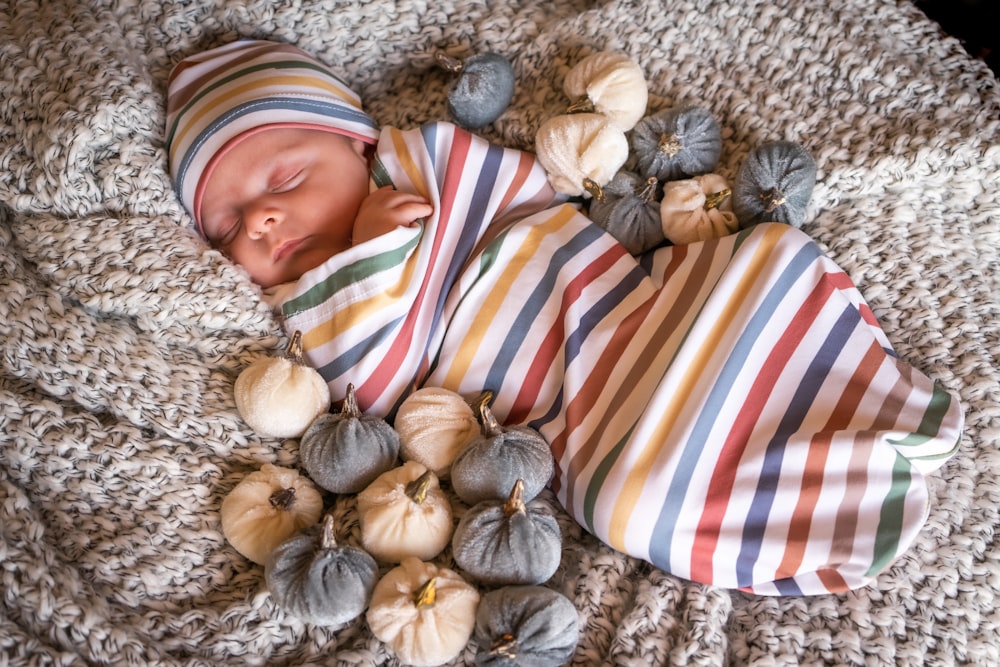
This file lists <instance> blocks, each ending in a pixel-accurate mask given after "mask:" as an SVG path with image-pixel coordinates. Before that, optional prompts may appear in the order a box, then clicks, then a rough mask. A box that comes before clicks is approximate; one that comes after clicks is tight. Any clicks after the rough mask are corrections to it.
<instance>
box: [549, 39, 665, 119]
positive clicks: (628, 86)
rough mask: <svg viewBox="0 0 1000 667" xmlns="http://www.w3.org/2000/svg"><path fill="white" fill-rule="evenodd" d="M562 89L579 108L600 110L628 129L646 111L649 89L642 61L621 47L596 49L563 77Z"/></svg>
mask: <svg viewBox="0 0 1000 667" xmlns="http://www.w3.org/2000/svg"><path fill="white" fill-rule="evenodd" d="M563 92H565V93H566V96H567V97H569V98H570V100H572V101H573V103H572V104H571V105H570V107H569V109H568V110H569V111H570V112H574V111H576V110H580V111H584V112H594V113H599V114H601V115H602V116H604V117H605V118H607V119H608V121H609V122H610V123H611V124H612V125H614V126H615V127H616V128H618V129H620V130H622V131H628V130H630V129H632V127H634V126H635V124H636V123H637V122H638V121H639V119H640V118H642V117H643V116H644V115H645V113H646V103H647V101H648V98H649V90H648V86H647V84H646V77H645V75H644V74H643V72H642V68H641V67H640V66H639V64H638V63H637V62H636V61H635V60H633V59H632V58H630V57H629V56H628V55H626V54H624V53H620V52H618V51H599V52H597V53H593V54H591V55H589V56H587V57H586V58H584V59H583V60H581V61H580V62H578V63H577V64H576V65H574V66H573V68H572V69H570V71H569V72H568V73H567V74H566V78H565V79H563Z"/></svg>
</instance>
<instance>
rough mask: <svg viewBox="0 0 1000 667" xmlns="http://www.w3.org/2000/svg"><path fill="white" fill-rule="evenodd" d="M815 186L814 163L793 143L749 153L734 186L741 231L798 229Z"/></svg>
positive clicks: (766, 145)
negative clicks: (766, 226) (779, 226)
mask: <svg viewBox="0 0 1000 667" xmlns="http://www.w3.org/2000/svg"><path fill="white" fill-rule="evenodd" d="M815 185H816V162H815V161H814V160H813V158H812V155H810V154H809V151H807V150H806V149H805V148H804V147H803V146H801V145H800V144H797V143H795V142H793V141H769V142H767V143H764V144H762V145H760V146H758V147H757V148H755V149H754V150H752V151H750V154H749V155H748V156H747V159H746V160H745V161H744V162H743V164H742V165H740V168H739V171H738V172H737V173H736V180H735V182H734V185H733V211H734V212H735V214H736V217H737V218H738V219H739V222H740V226H741V227H744V228H746V227H750V226H752V225H756V224H758V223H761V222H783V223H785V224H788V225H792V226H793V227H801V226H802V224H803V223H804V222H805V219H806V212H807V209H808V207H809V199H810V198H811V197H812V192H813V188H814V187H815Z"/></svg>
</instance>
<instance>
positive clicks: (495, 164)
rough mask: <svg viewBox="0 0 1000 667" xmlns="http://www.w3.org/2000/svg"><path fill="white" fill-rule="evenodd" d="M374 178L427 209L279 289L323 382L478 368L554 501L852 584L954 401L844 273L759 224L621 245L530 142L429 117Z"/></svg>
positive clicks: (896, 526)
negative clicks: (482, 134) (551, 182)
mask: <svg viewBox="0 0 1000 667" xmlns="http://www.w3.org/2000/svg"><path fill="white" fill-rule="evenodd" d="M374 176H375V181H376V185H379V184H383V183H392V184H393V185H394V186H395V187H397V188H399V189H404V190H408V191H413V192H420V193H422V194H424V195H425V196H428V197H429V198H430V199H431V200H432V202H433V203H434V208H435V213H434V215H433V216H431V217H430V218H429V219H427V220H426V221H424V222H423V224H422V225H421V226H419V227H414V228H400V229H397V230H394V231H393V232H391V233H390V234H388V235H386V236H384V237H382V238H381V239H379V240H378V241H376V242H371V243H366V244H363V245H361V246H358V247H355V248H352V249H351V250H350V251H348V252H347V253H344V254H343V255H340V256H338V257H335V258H333V259H331V260H330V261H329V262H327V264H326V265H324V266H322V267H320V268H319V269H316V270H315V271H313V272H310V273H309V274H307V276H305V277H304V278H303V280H302V281H300V285H299V288H298V292H297V296H296V297H294V298H293V299H292V300H290V301H289V302H287V303H286V304H285V307H284V311H285V315H286V324H287V327H288V328H289V329H290V330H292V329H300V330H302V331H303V332H304V334H305V336H304V340H305V341H306V347H307V354H308V356H309V359H310V361H311V362H312V363H314V364H315V365H316V366H317V367H318V368H319V369H320V371H321V372H322V373H323V374H324V377H325V378H326V379H327V380H328V381H329V383H330V386H331V389H332V391H333V393H334V395H335V396H342V395H344V393H345V391H346V385H347V383H348V382H350V383H353V384H355V385H356V386H357V387H358V396H359V401H360V402H361V403H362V405H363V407H365V408H366V409H371V410H373V411H375V412H376V413H380V414H385V415H388V416H390V418H391V415H392V414H393V412H394V410H395V408H396V406H398V404H399V402H400V401H401V400H402V398H403V397H405V396H406V394H407V393H408V392H410V391H412V390H413V389H415V388H417V387H420V386H444V387H447V388H450V389H453V390H455V391H459V392H462V393H477V392H479V391H480V390H482V389H490V390H492V391H493V392H494V393H495V399H494V403H493V407H494V410H495V412H496V414H497V415H498V416H499V417H500V418H501V419H503V420H505V421H508V422H518V423H527V424H530V425H531V426H533V427H535V428H537V429H538V430H539V431H540V432H541V433H542V434H543V435H544V436H545V437H546V439H547V440H548V442H549V443H550V445H551V446H552V449H553V454H554V455H555V457H556V461H557V475H556V478H555V479H554V480H553V489H554V490H555V491H556V494H557V497H558V498H559V500H560V501H561V502H562V503H563V505H564V506H565V507H566V509H567V511H569V513H570V514H571V515H572V516H573V517H575V518H576V519H577V520H578V521H579V522H580V523H581V524H582V525H583V526H585V527H586V528H587V529H588V530H590V531H591V532H593V533H594V534H595V535H597V536H598V537H599V538H601V539H602V540H604V541H605V542H607V543H608V544H610V545H611V546H613V547H614V548H616V549H619V550H621V551H624V552H627V553H629V554H632V555H635V556H637V557H640V558H644V559H647V560H649V561H651V562H652V563H654V564H655V565H657V566H658V567H661V568H663V569H664V570H666V571H669V572H671V573H673V574H676V575H678V576H681V577H685V578H689V579H692V580H696V581H701V582H704V583H709V584H714V585H719V586H726V587H732V588H742V589H745V590H749V591H753V592H757V593H763V594H812V593H826V592H831V591H841V590H845V589H848V588H854V587H857V586H861V585H864V584H866V583H867V582H869V581H871V579H872V577H874V576H875V575H876V574H877V573H878V572H879V571H880V570H882V569H884V568H885V567H886V566H887V565H888V564H889V563H890V562H891V561H892V560H893V559H894V558H895V557H896V556H897V555H898V554H899V553H901V552H902V551H903V550H904V549H906V547H907V546H908V545H909V544H910V543H911V542H912V540H913V539H914V537H915V535H916V534H917V532H918V531H919V530H920V527H921V526H922V524H923V521H924V519H925V516H926V511H927V500H928V497H927V487H926V483H925V480H924V477H923V476H924V475H925V474H926V473H928V472H930V471H932V470H933V469H934V468H936V467H937V466H939V465H940V464H941V463H942V462H943V461H944V460H945V459H946V458H947V457H948V456H950V455H951V454H952V453H953V452H954V449H955V447H956V443H957V442H958V439H959V435H960V429H961V424H962V415H961V412H960V410H959V406H958V404H957V402H956V401H955V400H954V399H953V398H952V397H951V396H950V395H948V394H947V393H945V392H942V391H941V390H940V389H939V388H937V387H936V386H935V385H934V384H933V383H932V382H931V381H930V380H929V379H928V378H926V377H924V376H923V375H921V374H920V373H918V372H917V371H915V370H914V369H913V368H911V367H910V366H908V365H907V364H905V363H903V362H901V361H900V360H898V359H897V358H896V357H895V356H894V354H893V353H892V351H891V348H890V345H889V342H888V340H887V339H886V337H885V335H884V333H883V332H882V330H881V329H880V328H879V326H878V324H877V322H876V321H875V317H874V315H873V314H872V312H871V310H870V309H869V308H868V306H867V305H866V304H865V303H864V301H863V299H862V298H861V295H860V294H859V293H858V291H857V290H856V289H855V288H854V286H853V284H852V283H851V281H850V280H849V279H848V277H847V276H846V275H845V274H844V273H843V272H842V271H841V270H840V269H839V268H838V267H837V266H836V265H835V264H834V263H833V262H831V261H830V260H829V259H828V258H826V257H825V256H824V255H823V254H822V253H821V252H820V251H819V249H818V248H817V246H816V245H815V244H814V243H812V241H811V240H810V239H809V238H808V237H807V236H805V235H804V234H802V233H801V232H799V231H797V230H795V229H793V228H791V227H788V226H785V225H773V224H765V225H759V226H757V227H754V228H752V229H750V230H747V231H744V232H741V233H739V234H736V235H733V236H728V237H725V238H721V239H715V240H713V241H709V242H705V243H700V244H693V245H688V246H677V247H667V248H662V249H659V250H657V251H655V252H652V253H649V254H647V255H644V256H642V257H639V258H633V257H632V256H631V255H629V254H628V253H627V252H625V251H624V249H623V248H622V247H621V246H620V245H619V244H618V243H616V242H615V241H614V240H613V239H612V238H611V237H610V236H608V235H607V234H606V233H604V232H603V231H602V230H601V229H599V228H598V227H597V226H596V225H594V224H592V223H591V222H589V221H588V220H587V219H586V218H585V217H584V216H582V215H581V214H580V213H579V212H578V211H577V210H576V209H575V208H573V207H571V206H569V205H567V204H565V203H562V202H560V200H559V199H558V198H557V197H556V196H555V195H554V194H553V193H552V191H551V190H550V189H549V188H548V187H547V184H546V182H545V175H544V173H543V172H542V171H541V169H540V168H539V167H538V166H537V164H536V163H535V162H534V161H533V159H532V158H531V157H530V156H528V155H527V154H524V153H520V152H518V151H512V150H506V149H501V148H499V147H496V146H491V145H489V144H488V143H486V142H484V141H482V140H480V139H476V138H474V137H471V136H470V135H468V134H467V133H465V132H464V131H462V130H459V129H457V128H455V127H454V126H452V125H449V124H435V125H430V126H427V127H424V128H420V129H419V130H412V131H406V132H400V131H398V130H394V129H388V130H385V131H384V132H383V135H382V138H381V141H380V143H379V149H378V162H377V164H376V169H375V174H374Z"/></svg>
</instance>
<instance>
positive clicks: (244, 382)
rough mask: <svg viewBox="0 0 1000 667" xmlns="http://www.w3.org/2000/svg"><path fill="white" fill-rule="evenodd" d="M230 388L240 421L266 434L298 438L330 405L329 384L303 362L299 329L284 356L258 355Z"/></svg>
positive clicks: (266, 435)
mask: <svg viewBox="0 0 1000 667" xmlns="http://www.w3.org/2000/svg"><path fill="white" fill-rule="evenodd" d="M233 391H234V394H235V399H236V409H237V410H238V411H239V413H240V416H241V417H243V421H245V422H246V423H247V425H248V426H249V427H250V428H252V429H253V430H254V431H255V432H256V433H258V434H260V435H263V436H265V437H269V438H297V437H299V436H301V435H302V433H303V432H304V431H305V430H306V428H308V426H309V424H311V423H312V421H313V420H314V419H315V418H316V417H317V416H318V415H320V414H322V413H324V412H326V411H327V410H329V409H330V388H329V387H328V386H327V384H326V381H325V380H324V379H323V376H321V375H320V374H319V373H318V372H317V371H316V369H314V368H311V367H309V366H307V365H306V364H305V363H304V361H303V359H302V334H301V333H300V332H298V331H296V332H295V333H294V334H292V338H291V339H290V341H289V344H288V350H287V351H286V352H285V354H284V355H283V356H280V357H266V358H263V359H258V360H257V361H255V362H253V363H252V364H250V365H249V366H247V367H246V368H244V369H243V371H242V372H240V374H239V376H238V377H237V378H236V383H235V385H234V387H233Z"/></svg>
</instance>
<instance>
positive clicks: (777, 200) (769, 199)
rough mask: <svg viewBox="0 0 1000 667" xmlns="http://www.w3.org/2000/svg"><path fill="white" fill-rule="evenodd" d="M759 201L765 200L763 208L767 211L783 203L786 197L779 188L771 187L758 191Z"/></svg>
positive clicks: (769, 211)
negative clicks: (765, 190) (770, 188)
mask: <svg viewBox="0 0 1000 667" xmlns="http://www.w3.org/2000/svg"><path fill="white" fill-rule="evenodd" d="M760 198H761V201H763V202H765V206H764V210H765V211H767V212H768V213H771V212H772V211H774V209H776V208H778V207H779V206H781V205H782V204H784V203H785V202H786V201H788V199H787V198H786V197H785V195H783V194H782V193H781V190H777V189H772V190H768V191H767V192H761V193H760Z"/></svg>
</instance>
